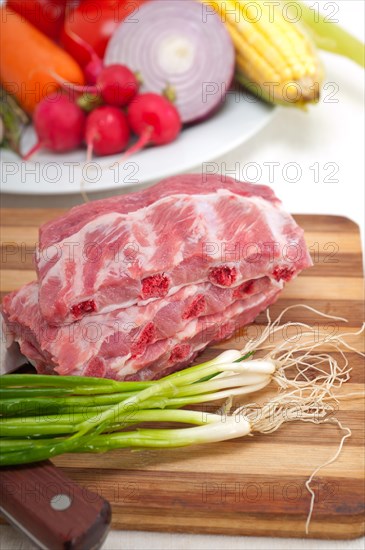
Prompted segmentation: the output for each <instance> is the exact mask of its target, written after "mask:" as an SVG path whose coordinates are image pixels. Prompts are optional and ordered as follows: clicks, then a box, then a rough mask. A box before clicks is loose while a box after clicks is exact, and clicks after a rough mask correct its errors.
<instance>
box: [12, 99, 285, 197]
mask: <svg viewBox="0 0 365 550" xmlns="http://www.w3.org/2000/svg"><path fill="white" fill-rule="evenodd" d="M273 112H274V108H273V107H272V106H270V105H267V104H265V103H263V102H261V101H259V100H258V99H256V98H252V97H251V96H247V95H246V94H243V93H238V92H236V93H234V94H228V96H227V97H226V100H225V104H224V106H223V107H222V108H221V109H220V110H219V111H218V112H217V113H216V114H215V115H214V116H213V117H212V118H210V119H208V120H206V121H205V122H202V123H200V124H197V125H196V126H192V127H190V128H186V129H185V130H184V131H183V132H182V133H181V135H180V136H179V138H178V139H177V140H176V141H175V142H173V143H171V144H169V145H165V146H163V147H150V148H148V149H145V150H144V151H141V152H140V153H138V154H136V155H134V156H133V157H131V158H130V159H129V160H128V161H127V162H126V163H125V164H117V163H116V161H117V160H118V159H120V156H110V157H98V158H95V159H94V160H93V161H92V162H91V163H90V164H85V162H84V161H85V151H84V150H78V151H75V152H72V153H68V154H64V155H55V154H53V153H48V152H46V151H42V152H40V153H38V154H37V155H35V156H34V159H33V160H32V161H30V162H23V161H20V160H19V158H18V157H17V156H16V155H15V154H14V153H12V152H10V151H6V150H3V151H2V159H1V182H2V191H3V192H4V193H17V194H23V195H24V194H28V195H61V194H68V193H79V192H80V186H81V182H82V181H84V189H85V190H86V191H87V192H88V193H92V192H93V191H106V190H110V189H119V190H120V189H121V188H122V187H131V186H133V187H135V186H138V185H144V184H147V183H149V182H151V181H153V180H159V179H161V178H164V177H167V176H171V175H174V174H177V173H179V172H183V171H186V170H189V169H191V168H192V167H196V166H198V165H201V164H202V163H203V162H208V161H211V160H212V159H214V158H216V157H218V156H220V155H223V154H225V153H227V152H228V151H230V150H231V149H233V148H235V147H237V146H238V145H240V144H242V143H244V142H245V141H247V140H248V139H250V138H251V137H252V136H253V135H254V134H256V133H257V132H258V131H259V130H260V129H261V128H262V127H263V126H265V124H267V123H268V122H269V120H270V119H271V117H272V114H273ZM34 142H35V135H34V131H33V129H32V128H29V129H27V131H26V132H25V134H24V137H23V140H22V150H23V151H27V150H28V149H29V148H30V146H31V145H32V144H33V143H34ZM114 163H115V164H114ZM113 164H114V167H111V166H113Z"/></svg>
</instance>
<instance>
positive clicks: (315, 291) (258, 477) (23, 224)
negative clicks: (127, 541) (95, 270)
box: [1, 209, 365, 539]
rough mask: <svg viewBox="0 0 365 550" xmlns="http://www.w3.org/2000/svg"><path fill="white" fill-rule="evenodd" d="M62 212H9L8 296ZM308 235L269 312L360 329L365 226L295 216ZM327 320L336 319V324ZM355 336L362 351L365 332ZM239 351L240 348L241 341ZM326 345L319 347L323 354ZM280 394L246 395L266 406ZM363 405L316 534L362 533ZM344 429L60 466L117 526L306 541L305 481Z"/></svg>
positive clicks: (342, 413)
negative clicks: (308, 265)
mask: <svg viewBox="0 0 365 550" xmlns="http://www.w3.org/2000/svg"><path fill="white" fill-rule="evenodd" d="M60 213H61V211H60V210H58V211H57V210H40V209H39V210H15V209H6V210H3V212H2V214H3V215H2V226H1V229H2V260H3V264H2V270H1V290H2V293H3V294H4V293H6V292H8V291H11V290H13V289H15V288H18V287H19V286H20V285H22V284H23V283H26V282H28V281H31V280H32V279H34V271H33V266H32V250H33V249H34V245H35V243H36V241H37V227H38V225H39V224H41V223H43V222H44V221H46V220H49V219H51V218H53V217H54V216H56V215H58V214H60ZM296 219H297V221H298V223H299V224H300V225H301V226H302V227H303V228H304V229H305V231H306V239H307V244H308V246H309V248H310V251H311V254H312V256H313V260H314V267H313V268H312V269H310V270H307V271H306V272H304V273H303V274H302V275H301V276H300V277H299V278H298V279H296V280H295V281H293V282H292V283H290V284H289V285H288V286H287V288H286V289H285V291H284V292H283V294H282V296H281V298H280V299H279V301H278V302H277V303H276V304H275V305H274V306H273V307H272V308H271V314H272V317H276V315H278V314H279V313H280V312H281V311H282V310H283V309H284V308H285V307H286V306H288V305H292V304H298V303H305V304H307V305H310V306H312V307H315V308H317V309H319V310H321V311H323V312H325V313H329V314H332V315H338V316H341V317H345V318H347V319H348V323H347V324H345V323H338V325H339V329H340V330H342V329H346V332H355V331H356V330H357V329H358V328H359V327H360V326H361V323H362V320H363V317H364V309H363V308H364V302H363V278H362V277H363V275H362V257H361V243H360V236H359V228H358V227H357V226H356V225H355V224H354V223H353V222H351V221H350V220H348V219H345V218H341V217H333V216H304V215H300V216H296ZM286 319H287V320H293V321H294V320H295V321H305V322H309V323H311V324H314V323H319V324H320V325H321V326H323V325H325V324H326V321H323V320H321V319H320V318H318V317H317V316H316V315H314V314H313V313H312V312H310V311H308V310H301V309H297V310H291V311H290V312H288V314H287V316H286ZM265 320H266V319H265V315H264V314H261V315H260V316H259V317H258V318H257V320H256V322H255V324H254V325H251V327H250V328H249V330H248V331H247V330H243V331H241V332H240V334H237V335H236V336H235V337H233V338H231V340H230V341H228V342H224V343H222V344H221V345H219V346H216V348H215V349H210V350H207V351H206V352H205V354H204V355H203V356H202V359H204V358H205V357H210V356H212V355H214V354H217V353H218V352H219V351H220V350H222V349H226V348H230V347H242V342H243V341H244V340H245V339H246V338H247V335H248V334H249V335H250V336H251V337H252V335H253V334H255V331H258V330H260V329H261V328H262V327H263V325H264V324H265ZM329 323H330V322H329ZM348 341H349V342H350V343H351V344H353V345H356V347H357V348H358V349H360V350H362V351H364V338H363V336H350V337H349V338H348ZM240 344H241V345H240ZM325 349H326V346H325V345H324V346H323V350H325ZM347 356H348V358H349V360H350V364H351V367H352V369H353V370H352V377H351V380H350V382H349V383H347V384H346V389H345V391H346V392H349V393H350V392H355V391H360V390H362V389H363V387H364V386H363V385H364V381H365V368H364V361H363V359H362V358H361V357H359V356H358V355H356V354H355V353H354V352H349V353H348V354H347ZM271 394H272V390H265V391H262V392H258V393H257V394H255V395H254V396H252V397H250V400H251V401H253V400H255V401H256V400H257V401H262V400H265V399H267V398H268V397H269V395H271ZM364 410H365V407H364V401H363V400H361V399H351V398H348V399H346V400H342V401H341V403H340V410H339V411H338V413H337V417H338V418H339V419H340V421H341V422H342V423H343V424H344V425H345V426H348V427H350V429H351V430H352V437H351V438H350V439H348V440H347V441H346V442H345V445H344V448H343V451H342V453H341V455H340V457H339V459H338V460H337V461H336V462H335V463H334V464H331V465H330V466H328V467H326V468H324V469H323V470H321V471H320V473H319V474H318V475H317V476H316V478H315V479H314V481H313V484H312V487H313V489H314V490H315V492H316V495H317V498H316V502H315V507H314V512H313V519H312V522H311V528H310V535H309V536H310V537H316V538H318V537H319V538H331V539H346V538H355V537H359V536H361V535H362V534H363V533H364V508H365V505H364V501H365V497H364V492H365V491H364V489H365V487H364V484H365V476H364V472H365V469H364V435H365V434H364V425H365V424H364V420H365V419H364ZM342 435H343V433H342V432H341V431H340V429H339V428H337V427H336V426H333V425H314V424H311V423H303V422H293V423H287V424H285V425H283V426H282V427H281V428H280V429H279V430H278V431H277V432H275V433H273V434H270V435H256V436H254V437H246V438H242V439H238V440H233V441H227V442H224V443H219V444H210V445H206V446H195V447H191V448H182V449H175V450H146V451H130V450H122V451H113V452H110V453H107V454H105V455H65V456H62V457H59V458H57V459H56V460H55V461H54V462H55V463H56V465H58V466H60V467H61V468H63V469H64V470H65V472H66V473H67V475H68V476H69V477H71V478H72V479H73V480H75V481H76V482H77V483H79V484H81V485H84V486H85V487H87V488H88V489H89V490H91V491H93V492H97V493H99V494H101V495H102V496H103V497H105V498H107V499H108V500H109V501H110V502H111V504H112V509H113V526H114V528H119V529H132V530H135V529H138V530H151V531H173V532H193V533H217V534H218V533H223V534H228V535H269V536H290V537H305V520H306V516H307V513H308V509H309V502H310V498H309V494H308V492H307V490H306V488H305V481H306V479H307V478H308V477H309V475H310V474H311V472H312V471H313V470H314V469H315V468H316V467H317V466H318V465H320V464H322V463H324V462H325V461H326V460H327V459H328V458H330V457H331V456H332V455H333V454H334V453H335V451H336V449H337V447H338V444H339V441H340V439H341V436H342Z"/></svg>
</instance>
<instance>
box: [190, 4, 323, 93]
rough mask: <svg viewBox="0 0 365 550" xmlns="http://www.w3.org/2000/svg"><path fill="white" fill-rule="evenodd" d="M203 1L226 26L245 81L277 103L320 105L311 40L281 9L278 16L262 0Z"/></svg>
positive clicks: (317, 69)
mask: <svg viewBox="0 0 365 550" xmlns="http://www.w3.org/2000/svg"><path fill="white" fill-rule="evenodd" d="M201 1H203V2H204V3H205V4H208V5H210V6H211V7H213V8H214V9H215V10H216V11H217V12H218V14H219V15H220V17H221V19H222V21H223V22H224V23H225V24H226V26H227V29H228V31H229V33H230V35H231V38H232V40H233V43H234V46H235V49H236V63H237V67H238V68H239V70H240V71H241V72H242V73H243V75H244V77H245V78H246V79H248V80H249V81H250V82H252V83H253V84H255V85H258V86H260V87H262V89H263V90H264V88H265V86H266V87H268V86H271V90H273V94H274V95H273V98H271V99H270V100H271V101H273V102H278V103H285V102H288V103H293V102H295V103H298V104H303V103H306V102H310V101H316V100H317V99H318V95H319V88H320V85H321V82H322V78H323V74H322V67H321V64H320V62H319V59H318V57H317V55H316V52H315V50H314V48H313V46H312V44H311V42H310V40H309V39H308V38H307V36H306V35H305V33H304V32H302V29H301V28H300V26H299V25H298V24H297V23H291V22H290V21H287V20H286V19H285V18H284V16H283V13H282V10H281V6H278V7H277V8H276V9H275V12H274V14H272V13H271V12H270V8H269V5H268V3H267V2H264V1H260V0H257V1H252V0H201ZM272 15H274V16H273V17H272Z"/></svg>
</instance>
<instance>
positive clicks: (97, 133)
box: [85, 105, 130, 161]
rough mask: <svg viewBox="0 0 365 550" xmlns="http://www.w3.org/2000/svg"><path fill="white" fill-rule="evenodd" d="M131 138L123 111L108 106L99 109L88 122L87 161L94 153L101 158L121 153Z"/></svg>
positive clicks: (93, 112) (86, 132) (86, 138)
mask: <svg viewBox="0 0 365 550" xmlns="http://www.w3.org/2000/svg"><path fill="white" fill-rule="evenodd" d="M129 137H130V130H129V126H128V122H127V117H126V115H125V114H124V113H123V112H122V111H120V110H119V109H117V108H116V107H109V106H107V105H104V106H102V107H98V108H97V109H95V110H94V111H92V113H90V114H89V116H88V117H87V121H86V128H85V141H86V144H87V161H90V159H91V156H92V154H93V152H95V153H96V154H97V155H100V156H103V155H113V154H115V153H120V152H121V151H123V150H124V149H125V148H126V146H127V144H128V141H129Z"/></svg>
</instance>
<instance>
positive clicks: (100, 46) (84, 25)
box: [61, 0, 147, 66]
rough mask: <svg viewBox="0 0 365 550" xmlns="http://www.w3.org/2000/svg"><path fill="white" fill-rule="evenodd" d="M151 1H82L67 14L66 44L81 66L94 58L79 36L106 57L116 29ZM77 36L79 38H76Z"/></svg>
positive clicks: (97, 52)
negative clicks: (110, 40) (79, 39)
mask: <svg viewBox="0 0 365 550" xmlns="http://www.w3.org/2000/svg"><path fill="white" fill-rule="evenodd" d="M146 1H147V0H81V2H80V4H79V6H78V7H77V8H76V9H75V10H73V11H72V12H70V13H69V14H68V15H67V16H66V20H65V24H64V28H63V31H62V35H61V41H62V44H63V46H64V48H65V50H67V51H68V52H69V53H70V54H71V55H72V57H73V58H74V59H76V61H78V63H79V64H80V65H81V66H85V65H86V63H88V62H89V61H90V53H89V52H88V51H87V49H86V48H84V47H83V46H82V45H81V44H80V42H79V43H78V42H77V40H76V38H77V37H79V38H81V39H82V40H83V41H85V42H87V43H88V44H89V45H90V46H91V47H92V48H93V50H94V51H95V53H96V54H97V55H98V56H99V57H100V58H101V59H102V58H103V57H104V53H105V49H106V47H107V44H108V42H109V39H110V38H111V36H112V34H113V32H114V31H115V29H116V28H117V27H118V26H119V24H120V22H121V21H123V20H124V19H126V18H127V17H128V16H129V17H130V19H131V20H132V19H133V17H136V18H137V17H138V15H137V12H138V8H139V6H140V5H141V4H143V3H144V2H146ZM75 35H76V37H75Z"/></svg>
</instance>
